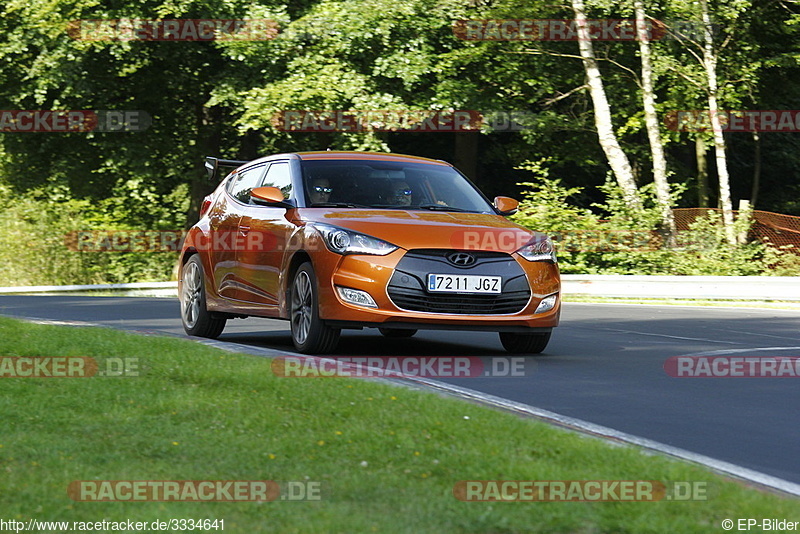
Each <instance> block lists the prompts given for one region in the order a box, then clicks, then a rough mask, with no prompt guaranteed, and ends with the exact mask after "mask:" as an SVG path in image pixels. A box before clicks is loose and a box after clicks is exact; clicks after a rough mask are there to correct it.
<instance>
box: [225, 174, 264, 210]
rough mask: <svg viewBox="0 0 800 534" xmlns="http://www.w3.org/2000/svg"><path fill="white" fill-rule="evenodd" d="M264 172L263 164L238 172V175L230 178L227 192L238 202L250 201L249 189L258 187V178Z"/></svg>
mask: <svg viewBox="0 0 800 534" xmlns="http://www.w3.org/2000/svg"><path fill="white" fill-rule="evenodd" d="M263 173H264V166H263V165H262V166H259V167H254V168H252V169H247V170H246V171H244V172H240V173H239V174H238V176H235V177H234V178H233V179H232V180H231V186H230V189H228V192H229V193H230V195H231V196H232V197H233V198H235V199H236V200H238V201H239V202H243V203H244V204H249V203H250V191H252V190H253V188H254V187H258V182H259V179H260V178H261V175H262V174H263Z"/></svg>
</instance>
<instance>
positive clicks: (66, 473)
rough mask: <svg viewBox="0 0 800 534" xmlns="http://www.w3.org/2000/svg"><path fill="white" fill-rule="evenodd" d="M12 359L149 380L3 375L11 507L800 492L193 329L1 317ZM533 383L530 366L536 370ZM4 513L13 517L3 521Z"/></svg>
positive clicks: (131, 515)
mask: <svg viewBox="0 0 800 534" xmlns="http://www.w3.org/2000/svg"><path fill="white" fill-rule="evenodd" d="M0 356H4V357H6V356H84V357H86V356H88V357H94V358H97V359H98V361H101V360H102V359H104V358H135V359H136V360H135V363H137V364H138V367H139V368H140V376H131V377H92V378H41V379H37V378H0V418H1V419H2V425H3V432H2V434H1V435H0V473H2V480H3V483H2V488H3V489H2V491H0V510H2V511H3V515H4V516H5V517H4V518H5V519H6V520H9V519H15V520H23V521H27V520H28V519H29V518H34V519H40V520H49V521H70V522H72V521H100V520H102V519H106V520H109V521H122V520H128V519H131V520H134V521H146V522H152V521H154V520H156V519H159V520H167V519H172V518H187V519H190V518H191V519H204V518H209V519H223V520H224V527H225V528H224V531H225V532H235V533H238V532H241V533H250V532H268V531H269V532H414V533H418V532H493V533H502V532H581V533H589V532H631V533H634V532H635V533H646V532H684V533H685V532H714V531H719V529H720V522H721V521H722V520H723V519H726V518H730V519H733V520H734V521H735V520H736V519H737V518H785V519H800V501H798V500H797V499H793V498H784V497H779V496H776V495H771V494H765V493H761V492H758V491H755V490H753V489H749V488H747V487H744V486H742V485H741V484H738V483H733V482H730V481H727V480H725V479H723V478H721V477H718V476H716V475H714V474H712V473H710V472H708V471H706V470H704V469H701V468H698V467H695V466H690V465H687V464H684V463H681V462H677V461H673V460H669V459H666V458H661V457H658V456H652V455H648V454H643V453H642V452H640V451H639V450H637V449H635V448H631V447H618V446H613V447H612V446H609V445H607V444H606V443H604V442H602V441H599V440H595V439H591V438H586V437H583V436H580V435H576V434H574V433H570V432H566V431H562V430H559V429H556V428H553V427H551V426H549V425H546V424H543V423H539V422H535V421H531V420H526V419H522V418H519V417H516V416H513V415H510V414H506V413H501V412H498V411H494V410H491V409H487V408H483V407H480V406H476V405H473V404H468V403H465V402H462V401H457V400H454V399H448V398H442V397H440V396H437V395H434V394H430V393H425V392H419V391H413V390H409V389H405V388H397V387H392V386H388V385H384V384H379V383H374V382H368V381H359V380H351V379H343V378H336V379H327V380H326V379H305V380H303V379H291V378H278V377H275V376H274V375H273V374H272V372H271V369H270V361H269V360H267V359H261V358H255V357H252V356H246V355H239V354H231V353H226V352H223V351H221V350H217V349H214V348H211V347H207V346H203V345H199V344H196V343H192V342H189V341H185V340H180V339H174V338H167V337H164V338H161V337H143V336H139V335H135V334H128V333H124V332H117V331H113V330H107V329H101V328H70V327H60V326H49V325H37V324H30V323H22V322H19V321H15V320H11V319H7V318H0ZM518 380H519V379H518ZM95 479H96V480H276V481H296V482H300V481H312V482H320V483H321V485H322V488H323V493H322V498H321V499H320V500H318V501H303V502H288V501H282V500H277V501H274V502H266V503H252V502H232V503H224V502H203V503H197V502H194V503H187V502H80V501H74V500H72V499H71V498H70V497H69V496H68V494H67V488H68V486H69V484H70V482H72V481H76V480H95ZM462 480H656V481H662V482H665V483H667V485H670V484H671V483H673V482H691V483H698V482H701V483H702V482H705V483H707V490H708V491H707V500H695V501H689V502H676V501H674V500H673V501H668V500H661V501H658V502H462V501H459V500H457V499H456V498H455V497H454V495H453V488H454V485H455V484H456V483H457V482H458V481H462ZM0 519H2V517H0Z"/></svg>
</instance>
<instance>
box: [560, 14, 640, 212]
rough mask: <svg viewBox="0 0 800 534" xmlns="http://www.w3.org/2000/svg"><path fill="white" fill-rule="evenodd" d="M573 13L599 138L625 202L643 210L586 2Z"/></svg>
mask: <svg viewBox="0 0 800 534" xmlns="http://www.w3.org/2000/svg"><path fill="white" fill-rule="evenodd" d="M572 10H573V11H574V12H575V23H576V26H577V32H578V47H579V49H580V53H581V57H582V58H583V67H584V69H585V71H586V84H587V85H588V87H589V94H590V95H591V97H592V103H593V104H594V116H595V126H596V127H597V137H598V139H599V141H600V145H601V146H602V147H603V152H605V155H606V158H607V159H608V164H609V165H610V166H611V170H612V172H613V173H614V176H615V177H616V179H617V183H618V184H619V186H620V187H621V188H622V190H623V192H624V194H625V200H626V202H627V203H628V205H629V206H631V207H640V206H641V200H640V199H639V192H638V189H637V187H636V181H635V180H634V178H633V171H632V170H631V164H630V162H629V161H628V157H627V156H626V155H625V152H623V151H622V148H620V146H619V142H618V141H617V136H616V134H615V133H614V125H613V124H612V120H611V108H610V106H609V104H608V98H606V93H605V89H604V87H603V78H602V76H601V74H600V69H599V67H598V65H597V59H596V58H595V55H594V48H593V46H592V39H591V37H590V35H589V30H588V27H587V23H586V10H585V8H584V5H583V0H572Z"/></svg>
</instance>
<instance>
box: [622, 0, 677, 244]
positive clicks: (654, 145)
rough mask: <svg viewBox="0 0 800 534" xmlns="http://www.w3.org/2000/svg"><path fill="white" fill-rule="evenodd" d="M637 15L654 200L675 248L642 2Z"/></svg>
mask: <svg viewBox="0 0 800 534" xmlns="http://www.w3.org/2000/svg"><path fill="white" fill-rule="evenodd" d="M633 6H634V10H635V12H636V28H637V30H636V33H637V37H638V40H639V54H640V56H641V58H642V104H643V106H644V119H645V127H646V129H647V138H648V139H649V141H650V152H651V153H652V156H653V182H654V183H655V187H656V200H657V201H658V206H659V208H660V211H661V225H662V227H663V232H664V235H665V238H666V239H665V242H666V244H667V246H668V247H673V246H675V232H676V230H675V218H674V216H673V214H672V198H671V197H670V192H669V182H668V181H667V159H666V157H665V156H664V145H663V143H662V142H661V131H660V130H659V124H658V114H657V113H656V99H655V92H654V91H653V65H652V63H651V60H650V41H649V38H648V36H647V28H646V26H645V24H646V20H645V14H644V5H643V4H642V1H641V0H634V2H633Z"/></svg>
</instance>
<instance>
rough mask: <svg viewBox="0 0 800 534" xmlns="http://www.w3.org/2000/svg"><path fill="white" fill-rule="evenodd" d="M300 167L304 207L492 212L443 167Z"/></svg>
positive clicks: (314, 163) (318, 163)
mask: <svg viewBox="0 0 800 534" xmlns="http://www.w3.org/2000/svg"><path fill="white" fill-rule="evenodd" d="M302 166H303V184H304V189H305V192H306V205H308V206H318V207H324V206H335V207H355V208H364V207H369V208H378V209H380V208H385V209H411V210H413V209H417V210H441V211H466V212H472V213H493V210H492V207H491V205H490V204H489V203H488V201H487V200H486V199H485V198H484V197H483V195H481V193H480V192H479V191H478V190H477V189H475V187H474V186H473V185H472V184H471V183H470V182H469V181H467V180H466V178H464V177H463V176H462V175H461V174H459V173H458V171H456V170H455V169H454V168H452V167H448V166H444V165H431V164H425V163H410V162H402V163H400V162H397V163H396V162H391V161H370V160H306V161H303V162H302Z"/></svg>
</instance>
